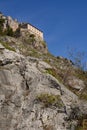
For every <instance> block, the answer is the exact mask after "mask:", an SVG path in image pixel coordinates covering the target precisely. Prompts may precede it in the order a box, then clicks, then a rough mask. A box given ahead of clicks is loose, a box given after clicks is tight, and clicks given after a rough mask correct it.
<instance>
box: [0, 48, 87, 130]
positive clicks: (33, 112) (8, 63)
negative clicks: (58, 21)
mask: <svg viewBox="0 0 87 130" xmlns="http://www.w3.org/2000/svg"><path fill="white" fill-rule="evenodd" d="M49 68H50V69H51V68H52V67H51V66H50V65H49V64H47V63H46V62H44V61H43V60H41V59H38V58H34V57H30V56H28V57H25V56H23V55H21V54H18V53H16V52H14V51H10V50H7V49H5V48H4V47H3V46H1V49H0V129H1V130H68V129H69V130H70V129H71V126H72V127H73V126H74V125H75V124H77V121H76V117H77V116H78V115H76V114H77V112H78V109H75V108H76V105H77V106H78V108H79V112H80V111H81V110H82V107H80V103H81V102H80V101H79V99H78V96H76V95H75V94H74V93H73V92H71V91H70V90H68V89H67V88H66V87H65V86H64V85H63V84H61V83H60V82H59V81H58V80H57V79H56V78H55V77H53V76H52V75H51V74H49V73H47V72H46V69H49ZM75 104H76V105H75ZM72 106H73V107H74V108H73V107H72ZM83 107H84V109H85V110H86V109H87V105H85V106H84V104H83ZM73 110H75V111H74V112H73ZM81 113H83V112H82V111H81ZM73 124H74V125H73Z"/></svg>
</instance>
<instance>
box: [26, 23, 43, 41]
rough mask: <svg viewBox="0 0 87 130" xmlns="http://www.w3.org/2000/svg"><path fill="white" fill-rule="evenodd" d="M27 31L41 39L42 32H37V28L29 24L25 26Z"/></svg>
mask: <svg viewBox="0 0 87 130" xmlns="http://www.w3.org/2000/svg"><path fill="white" fill-rule="evenodd" d="M27 29H29V30H30V32H31V33H33V34H35V35H36V36H38V37H40V38H41V39H43V32H41V31H40V30H38V29H37V28H35V27H33V26H32V25H30V24H27Z"/></svg>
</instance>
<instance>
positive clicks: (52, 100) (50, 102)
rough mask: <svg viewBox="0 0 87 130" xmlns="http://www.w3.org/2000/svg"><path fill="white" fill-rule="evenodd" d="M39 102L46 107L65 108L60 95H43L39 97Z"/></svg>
mask: <svg viewBox="0 0 87 130" xmlns="http://www.w3.org/2000/svg"><path fill="white" fill-rule="evenodd" d="M37 100H38V101H39V102H41V103H43V105H44V107H51V106H55V107H58V108H61V107H62V106H63V102H62V100H61V98H60V96H59V95H53V94H48V93H42V94H40V95H38V96H37Z"/></svg>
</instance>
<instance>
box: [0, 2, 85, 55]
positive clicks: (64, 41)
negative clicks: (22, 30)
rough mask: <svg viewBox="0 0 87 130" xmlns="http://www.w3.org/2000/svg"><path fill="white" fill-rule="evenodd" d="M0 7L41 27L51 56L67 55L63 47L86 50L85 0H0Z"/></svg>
mask: <svg viewBox="0 0 87 130" xmlns="http://www.w3.org/2000/svg"><path fill="white" fill-rule="evenodd" d="M0 10H1V12H3V13H4V14H5V15H10V16H12V17H13V18H17V19H18V21H22V22H30V23H31V24H33V25H34V26H36V27H38V28H39V29H41V30H42V31H43V32H44V38H45V40H46V42H47V45H48V49H49V51H50V52H51V53H52V54H54V55H55V56H64V57H67V56H68V55H67V52H68V49H67V48H74V49H75V48H76V49H77V50H78V51H82V52H83V51H84V52H85V53H86V54H87V0H0Z"/></svg>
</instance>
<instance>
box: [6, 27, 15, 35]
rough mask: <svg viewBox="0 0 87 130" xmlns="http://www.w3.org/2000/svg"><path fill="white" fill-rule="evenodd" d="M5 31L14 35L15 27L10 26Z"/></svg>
mask: <svg viewBox="0 0 87 130" xmlns="http://www.w3.org/2000/svg"><path fill="white" fill-rule="evenodd" d="M4 33H5V34H6V35H8V36H14V32H13V29H12V28H11V27H10V26H8V27H7V29H6V30H5V32H4Z"/></svg>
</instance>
